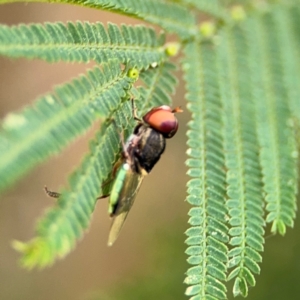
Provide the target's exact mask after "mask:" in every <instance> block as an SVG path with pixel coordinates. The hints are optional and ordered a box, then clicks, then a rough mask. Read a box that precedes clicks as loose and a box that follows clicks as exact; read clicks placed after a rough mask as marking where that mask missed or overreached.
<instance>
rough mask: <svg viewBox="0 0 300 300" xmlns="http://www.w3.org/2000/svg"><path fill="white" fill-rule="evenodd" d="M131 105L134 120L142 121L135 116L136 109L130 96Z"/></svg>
mask: <svg viewBox="0 0 300 300" xmlns="http://www.w3.org/2000/svg"><path fill="white" fill-rule="evenodd" d="M131 107H132V115H133V118H134V119H135V120H136V121H138V122H139V123H143V121H142V120H141V119H140V118H139V117H138V116H137V113H136V111H137V109H136V107H135V105H134V100H133V98H131Z"/></svg>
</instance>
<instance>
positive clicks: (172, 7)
mask: <svg viewBox="0 0 300 300" xmlns="http://www.w3.org/2000/svg"><path fill="white" fill-rule="evenodd" d="M31 1H32V2H36V0H29V1H27V0H26V2H31ZM10 2H16V1H15V0H0V4H1V3H10ZM20 2H22V0H21V1H20ZM39 2H49V0H40V1H39ZM53 2H55V3H69V4H76V5H81V6H87V7H93V8H96V9H105V10H110V11H113V12H117V13H122V14H125V15H128V16H132V17H137V18H140V19H143V20H145V21H147V22H150V23H152V24H156V25H159V26H161V27H162V28H164V29H166V30H167V31H169V32H174V33H176V34H178V35H179V36H180V37H181V38H182V39H187V38H190V37H192V36H194V35H195V34H196V33H197V27H196V20H195V17H194V15H193V14H191V13H190V12H189V11H188V9H187V8H185V7H182V6H180V5H177V4H176V3H171V2H166V1H161V0H85V1H78V0H55V1H53Z"/></svg>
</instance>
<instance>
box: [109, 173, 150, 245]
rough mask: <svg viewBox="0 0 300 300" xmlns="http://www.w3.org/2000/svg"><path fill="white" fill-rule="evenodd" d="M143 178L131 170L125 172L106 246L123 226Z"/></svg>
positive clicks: (112, 241)
mask: <svg viewBox="0 0 300 300" xmlns="http://www.w3.org/2000/svg"><path fill="white" fill-rule="evenodd" d="M143 179H144V176H143V175H140V174H137V173H135V172H133V171H130V172H127V174H126V177H125V180H124V185H123V187H122V190H121V192H120V195H119V199H118V202H117V203H118V204H117V208H116V210H115V213H114V216H113V220H112V224H111V227H110V231H109V236H108V246H112V244H113V243H114V242H115V241H116V239H117V237H118V236H119V233H120V230H121V228H122V227H123V224H124V222H125V220H126V217H127V215H128V213H129V210H130V208H131V206H132V205H133V202H134V199H135V197H136V194H137V192H138V190H139V188H140V186H141V183H142V181H143Z"/></svg>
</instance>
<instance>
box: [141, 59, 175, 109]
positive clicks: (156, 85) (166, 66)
mask: <svg viewBox="0 0 300 300" xmlns="http://www.w3.org/2000/svg"><path fill="white" fill-rule="evenodd" d="M174 70H176V67H175V65H174V64H172V63H170V62H167V61H166V62H164V63H162V64H161V65H159V67H156V68H152V69H149V70H147V71H146V72H141V74H140V79H141V80H142V81H143V82H144V83H145V85H146V88H145V87H142V86H141V87H140V88H139V92H140V94H141V98H142V99H143V101H142V103H143V106H142V108H141V112H142V113H143V112H147V111H148V110H149V109H150V108H151V107H153V106H159V105H162V104H164V105H170V104H171V102H172V101H171V97H170V95H171V94H173V93H174V92H175V86H176V84H177V82H178V80H177V79H176V77H175V76H174V74H173V72H174Z"/></svg>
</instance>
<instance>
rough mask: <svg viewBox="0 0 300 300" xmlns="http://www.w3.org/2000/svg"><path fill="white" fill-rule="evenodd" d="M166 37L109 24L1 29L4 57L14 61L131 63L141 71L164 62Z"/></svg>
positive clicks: (0, 40)
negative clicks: (19, 58)
mask: <svg viewBox="0 0 300 300" xmlns="http://www.w3.org/2000/svg"><path fill="white" fill-rule="evenodd" d="M163 43H164V36H163V35H161V36H159V37H158V38H157V36H156V34H155V32H154V30H153V29H151V28H147V27H145V26H141V25H139V26H128V25H122V26H121V28H120V29H119V27H118V26H116V25H114V24H111V23H109V24H108V27H107V30H106V29H105V27H104V26H103V24H101V23H95V24H90V23H88V22H85V23H81V22H76V23H71V22H69V23H68V24H67V25H64V24H62V23H46V24H45V25H41V24H31V25H19V26H12V27H9V26H5V25H0V53H1V54H3V55H7V56H10V57H26V58H40V59H43V60H46V61H47V62H51V63H53V62H57V61H66V62H85V63H87V62H89V61H91V60H94V61H96V62H97V63H103V62H107V61H108V60H110V59H114V60H117V59H118V60H119V61H120V62H121V63H126V62H128V61H130V62H131V64H133V65H134V66H136V67H137V68H139V69H142V68H147V67H148V66H149V65H150V64H151V63H153V62H157V63H159V62H161V61H162V60H163V58H164V49H163Z"/></svg>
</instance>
